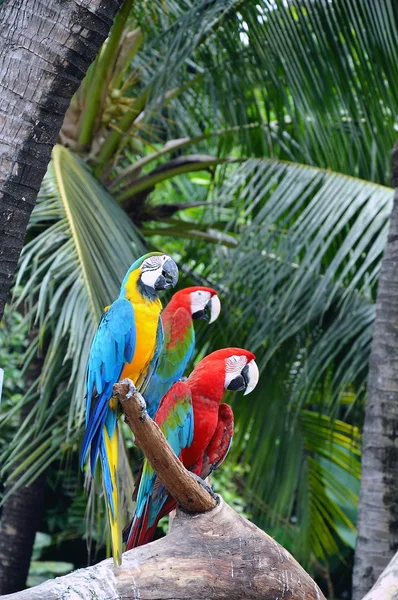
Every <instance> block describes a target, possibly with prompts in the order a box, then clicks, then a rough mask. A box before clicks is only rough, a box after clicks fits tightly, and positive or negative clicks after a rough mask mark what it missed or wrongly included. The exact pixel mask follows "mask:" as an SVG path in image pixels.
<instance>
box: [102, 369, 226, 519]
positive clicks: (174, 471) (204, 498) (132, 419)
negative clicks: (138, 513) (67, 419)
mask: <svg viewBox="0 0 398 600" xmlns="http://www.w3.org/2000/svg"><path fill="white" fill-rule="evenodd" d="M130 385H131V382H130V381H129V380H126V379H124V380H123V381H122V382H120V383H117V384H116V385H114V386H113V393H114V396H115V398H119V400H120V402H121V405H122V408H123V411H124V414H125V415H126V422H127V424H128V426H129V427H130V429H131V431H132V432H133V433H134V437H135V444H136V445H137V446H138V447H139V448H141V450H142V451H143V453H144V454H145V456H146V458H147V459H148V460H149V462H150V463H151V466H152V468H153V469H154V470H155V471H156V474H157V476H158V477H159V479H160V481H161V482H162V483H163V485H164V486H165V488H166V490H168V492H170V494H171V495H172V496H173V498H175V499H176V500H177V502H178V504H179V505H180V506H181V508H183V509H184V510H186V511H187V512H194V513H203V512H206V511H208V510H211V509H212V508H214V507H215V506H216V504H217V502H216V500H215V499H214V498H212V496H210V494H209V493H208V492H207V491H206V490H205V489H204V488H203V487H202V486H201V485H200V484H199V483H198V482H197V481H196V480H195V479H194V478H193V477H192V476H191V475H190V474H189V472H188V471H187V470H186V468H185V467H184V465H183V464H182V462H181V461H180V460H179V459H178V457H177V456H176V455H175V454H174V452H173V450H172V449H171V448H170V446H169V443H168V442H167V440H166V438H165V437H164V435H163V433H162V432H161V431H160V429H159V427H158V426H157V425H156V423H154V421H152V419H151V418H150V416H149V415H148V413H147V412H146V411H145V410H144V407H143V404H142V403H141V401H140V398H139V395H137V394H134V395H132V396H131V397H129V390H130Z"/></svg>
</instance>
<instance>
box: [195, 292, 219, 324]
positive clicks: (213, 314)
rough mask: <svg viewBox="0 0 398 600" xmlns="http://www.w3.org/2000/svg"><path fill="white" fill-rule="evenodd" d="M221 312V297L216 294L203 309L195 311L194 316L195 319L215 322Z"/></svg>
mask: <svg viewBox="0 0 398 600" xmlns="http://www.w3.org/2000/svg"><path fill="white" fill-rule="evenodd" d="M220 312H221V303H220V299H219V297H218V296H217V295H214V296H212V297H211V298H210V300H209V301H208V303H207V304H206V306H205V307H204V309H203V310H198V311H196V312H195V313H193V315H192V318H193V319H195V320H197V321H198V320H201V319H203V320H205V321H209V324H210V323H213V322H214V321H215V320H216V319H217V318H218V316H219V314H220Z"/></svg>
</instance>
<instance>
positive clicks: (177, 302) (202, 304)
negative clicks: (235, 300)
mask: <svg viewBox="0 0 398 600" xmlns="http://www.w3.org/2000/svg"><path fill="white" fill-rule="evenodd" d="M180 306H183V307H184V308H186V309H187V311H188V312H189V313H190V314H191V315H192V318H193V319H206V320H208V321H209V323H213V322H214V321H215V320H216V319H217V317H218V315H219V314H220V311H221V303H220V299H219V297H218V295H217V292H216V290H213V289H212V288H209V287H203V286H194V287H187V288H184V289H183V290H179V291H178V292H176V293H175V294H174V296H173V297H172V299H171V300H170V307H171V308H172V309H177V308H179V307H180Z"/></svg>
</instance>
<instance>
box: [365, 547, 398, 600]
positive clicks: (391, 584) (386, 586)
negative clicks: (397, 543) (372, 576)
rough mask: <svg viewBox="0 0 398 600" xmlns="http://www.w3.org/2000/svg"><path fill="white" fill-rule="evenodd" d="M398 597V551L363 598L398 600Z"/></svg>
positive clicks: (370, 599) (367, 599) (368, 599)
mask: <svg viewBox="0 0 398 600" xmlns="http://www.w3.org/2000/svg"><path fill="white" fill-rule="evenodd" d="M397 598H398V553H397V554H396V555H395V556H394V558H393V559H392V560H391V561H390V562H389V564H388V566H387V567H386V569H384V571H383V573H382V574H381V575H380V577H379V579H378V580H377V582H376V583H375V585H374V586H373V587H372V589H371V590H370V592H368V593H367V594H366V596H365V597H364V598H363V600H396V599H397Z"/></svg>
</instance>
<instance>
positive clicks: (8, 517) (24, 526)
mask: <svg viewBox="0 0 398 600" xmlns="http://www.w3.org/2000/svg"><path fill="white" fill-rule="evenodd" d="M35 333H37V332H34V331H32V332H31V334H30V336H29V338H30V339H32V338H33V336H34V335H35ZM42 368H43V358H42V357H35V358H34V359H33V360H32V362H31V363H30V365H29V367H28V370H27V373H26V377H25V382H24V383H25V387H26V389H29V388H30V387H31V386H32V385H33V384H34V382H35V381H36V380H37V378H38V377H39V375H40V372H41V370H42ZM35 401H36V400H33V401H30V402H28V404H26V405H25V406H24V408H23V409H22V411H21V423H23V422H24V421H25V419H26V417H27V416H28V414H29V413H30V411H31V409H32V408H33V404H34V402H35ZM45 483H46V477H45V473H42V474H41V475H40V476H39V477H38V478H37V479H36V480H35V481H34V482H33V483H32V484H31V485H29V486H21V487H19V488H18V489H17V491H16V492H14V493H13V494H12V495H11V496H10V497H9V498H8V500H6V501H5V502H4V504H3V507H2V511H1V521H0V596H1V595H2V594H11V593H12V592H17V591H19V590H23V589H24V587H25V586H26V578H27V576H28V572H29V565H30V560H31V557H32V550H33V544H34V541H35V536H36V531H38V530H39V526H40V521H41V518H42V516H43V508H44V506H43V504H44V487H45ZM13 485H14V481H13V480H11V481H10V482H9V483H8V484H7V486H6V489H5V493H7V492H8V491H9V490H11V488H12V486H13Z"/></svg>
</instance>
